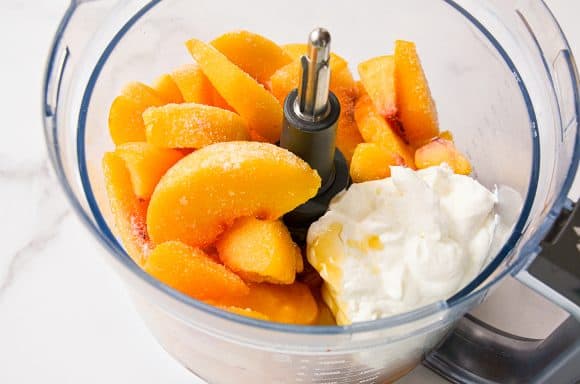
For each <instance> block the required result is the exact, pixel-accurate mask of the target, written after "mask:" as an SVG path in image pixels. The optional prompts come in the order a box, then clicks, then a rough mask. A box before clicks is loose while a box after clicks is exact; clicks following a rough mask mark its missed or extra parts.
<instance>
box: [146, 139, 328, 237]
mask: <svg viewBox="0 0 580 384" xmlns="http://www.w3.org/2000/svg"><path fill="white" fill-rule="evenodd" d="M320 183H321V181H320V177H319V176H318V174H317V173H316V171H315V170H313V169H312V168H310V167H309V166H308V164H307V163H306V162H305V161H303V160H302V159H300V158H299V157H297V156H296V155H294V154H293V153H291V152H289V151H287V150H285V149H282V148H279V147H277V146H275V145H273V144H267V143H258V142H242V141H238V142H227V143H217V144H212V145H209V146H207V147H203V148H201V149H199V150H197V151H195V152H193V153H191V154H190V155H188V156H186V157H185V158H183V159H182V160H181V161H179V162H178V163H177V164H175V165H174V166H173V167H172V168H171V169H170V170H169V171H168V172H167V173H166V174H165V175H164V176H163V178H162V179H161V181H159V184H157V187H156V188H155V191H154V192H153V195H152V196H151V202H150V204H149V209H148V210H147V228H148V231H149V235H150V236H151V239H152V241H153V242H154V243H161V242H164V241H169V240H179V241H182V242H184V243H186V244H189V245H191V246H195V247H205V246H208V245H210V244H212V243H213V242H214V241H215V240H216V238H217V237H218V236H219V235H220V234H221V233H222V232H223V231H224V230H225V229H226V228H228V227H229V226H231V225H232V224H233V223H234V221H235V220H236V219H238V218H240V217H256V218H260V219H264V220H275V219H278V218H279V217H281V216H282V215H283V214H285V213H287V212H289V211H291V210H292V209H294V208H296V207H297V206H299V205H300V204H303V203H305V202H306V201H308V200H309V199H310V198H312V197H313V196H315V195H316V193H317V192H318V189H319V188H320Z"/></svg>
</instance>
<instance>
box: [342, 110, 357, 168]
mask: <svg viewBox="0 0 580 384" xmlns="http://www.w3.org/2000/svg"><path fill="white" fill-rule="evenodd" d="M362 142H363V138H362V136H361V134H360V132H359V129H358V127H357V124H356V121H355V120H354V117H353V116H352V115H348V114H346V115H344V116H342V117H340V119H339V120H338V128H337V130H336V147H337V148H338V149H339V150H340V152H341V153H342V155H343V156H344V158H345V159H346V162H347V164H349V165H350V162H351V160H352V156H353V154H354V151H355V148H356V146H357V145H359V144H360V143H362Z"/></svg>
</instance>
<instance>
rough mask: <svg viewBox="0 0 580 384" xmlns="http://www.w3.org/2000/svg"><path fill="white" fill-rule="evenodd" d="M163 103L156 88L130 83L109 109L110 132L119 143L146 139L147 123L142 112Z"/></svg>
mask: <svg viewBox="0 0 580 384" xmlns="http://www.w3.org/2000/svg"><path fill="white" fill-rule="evenodd" d="M157 105H163V100H162V99H161V98H160V97H159V96H158V95H157V92H155V90H154V89H152V88H150V87H148V86H147V85H145V84H141V83H130V84H128V85H127V86H126V87H125V88H124V89H123V91H122V93H121V95H120V96H118V97H117V98H115V100H113V103H112V104H111V109H110V110H109V133H110V134H111V138H112V139H113V142H114V143H115V144H117V145H119V144H122V143H127V142H132V141H145V125H144V123H143V118H142V117H141V114H142V113H143V111H145V110H146V109H147V108H149V107H152V106H157Z"/></svg>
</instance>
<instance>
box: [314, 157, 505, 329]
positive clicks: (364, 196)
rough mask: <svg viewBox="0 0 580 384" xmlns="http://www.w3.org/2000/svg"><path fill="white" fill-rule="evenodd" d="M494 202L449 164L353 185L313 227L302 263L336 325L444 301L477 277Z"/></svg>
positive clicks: (400, 170) (486, 247)
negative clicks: (314, 274)
mask: <svg viewBox="0 0 580 384" xmlns="http://www.w3.org/2000/svg"><path fill="white" fill-rule="evenodd" d="M496 201H497V198H496V195H495V194H494V193H492V192H490V191H488V190H487V189H486V188H485V187H483V186H482V185H481V184H479V183H478V182H477V181H476V180H474V179H472V178H471V177H468V176H463V175H457V174H454V173H453V172H452V170H451V169H450V168H449V167H448V166H447V165H442V166H437V167H431V168H427V169H423V170H419V171H413V170H411V169H408V168H404V167H392V168H391V177H390V178H388V179H384V180H378V181H371V182H366V183H361V184H354V185H352V186H351V187H350V188H349V189H348V191H345V192H343V193H341V194H339V195H337V196H336V197H335V199H334V200H333V201H332V203H331V204H330V207H329V210H328V212H327V213H326V214H325V215H324V216H323V217H321V218H320V219H319V220H318V221H317V222H315V223H314V224H312V225H311V227H310V229H309V231H308V238H307V257H308V260H309V261H310V263H311V264H312V266H313V267H314V268H315V269H316V270H317V271H318V272H319V273H320V275H321V276H322V278H323V279H324V285H323V288H322V294H323V298H324V300H325V302H326V303H327V304H328V305H329V307H330V309H331V310H332V312H333V313H334V315H335V317H336V320H337V323H338V324H339V325H344V324H350V323H352V322H359V321H367V320H375V319H379V318H383V317H386V316H390V315H394V314H397V313H402V312H407V311H410V310H412V309H415V308H417V307H420V306H423V305H427V304H430V303H433V302H435V301H438V300H441V299H446V298H448V297H450V296H451V295H452V294H454V293H455V292H457V291H458V290H459V289H460V288H462V287H463V286H464V285H465V284H467V283H468V282H469V281H470V280H471V279H473V278H474V277H475V275H477V273H478V272H479V271H480V269H481V268H482V266H483V264H484V263H485V260H486V259H487V255H488V252H489V249H490V246H491V243H492V239H493V236H494V231H495V227H496V225H497V221H498V217H497V215H496V214H495V212H494V206H495V204H496Z"/></svg>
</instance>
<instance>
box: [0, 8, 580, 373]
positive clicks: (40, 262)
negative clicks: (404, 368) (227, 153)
mask: <svg viewBox="0 0 580 384" xmlns="http://www.w3.org/2000/svg"><path fill="white" fill-rule="evenodd" d="M547 3H548V5H550V6H551V7H552V9H553V11H554V13H555V14H556V17H557V18H558V19H559V21H560V22H561V24H562V26H563V29H564V31H565V32H566V33H567V35H568V38H569V39H570V43H571V45H572V48H573V51H574V52H575V53H576V54H578V52H580V24H579V23H578V22H577V19H578V15H580V2H578V1H576V0H549V1H547ZM66 4H67V1H65V0H42V1H24V0H0V41H1V45H0V47H1V48H2V54H1V55H0V57H1V59H0V89H1V91H2V92H0V122H1V125H2V128H1V130H2V136H1V139H0V240H1V241H0V244H1V247H2V251H1V252H0V383H10V384H12V383H17V384H20V383H37V382H44V383H86V384H89V383H112V384H116V383H140V384H148V383H161V382H164V383H197V382H199V381H197V380H196V379H194V378H193V376H192V375H191V374H190V373H188V372H187V371H186V370H185V369H183V368H182V367H181V366H180V365H178V364H177V363H176V362H174V361H173V360H172V359H171V358H170V357H169V356H168V355H167V354H166V353H165V352H164V351H163V350H162V349H161V348H160V347H159V345H158V344H157V343H156V342H155V340H153V338H152V337H151V336H150V335H149V333H148V332H147V330H146V329H145V327H144V325H143V323H142V322H141V320H140V319H139V318H138V317H137V314H136V313H135V311H134V309H133V307H132V305H131V303H130V302H129V300H128V297H127V295H126V293H125V290H124V288H123V286H122V284H121V282H120V281H119V280H118V279H117V277H116V276H115V275H114V273H113V272H112V271H111V270H110V269H109V268H108V266H107V265H106V264H105V263H104V261H103V260H102V257H101V256H100V255H99V253H100V252H101V249H99V248H98V247H96V245H95V243H94V242H93V241H92V240H91V239H90V238H89V237H88V233H87V232H86V231H85V229H84V228H83V227H82V226H81V225H80V224H79V222H78V220H77V218H76V217H75V216H74V215H73V214H72V213H71V211H70V209H69V206H68V204H67V202H66V201H64V198H63V196H62V193H61V190H60V189H59V187H58V186H57V185H56V182H55V180H54V179H53V177H52V174H51V172H50V171H49V164H48V163H47V161H46V159H45V149H44V138H43V136H42V125H41V117H40V116H41V115H40V95H41V84H42V77H43V74H44V65H45V60H46V57H47V54H48V49H49V44H50V42H51V39H52V36H53V33H54V30H55V28H56V26H57V24H58V22H59V20H60V18H61V16H62V14H63V12H64V10H65V7H66ZM427 377H429V379H427ZM404 381H405V382H406V383H425V382H432V383H434V382H440V380H439V379H437V378H435V377H433V376H431V374H430V373H428V372H426V371H425V370H419V371H417V372H415V373H413V375H412V376H411V377H409V378H407V379H405V380H404Z"/></svg>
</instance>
